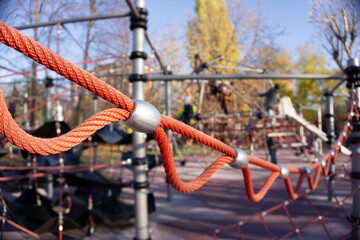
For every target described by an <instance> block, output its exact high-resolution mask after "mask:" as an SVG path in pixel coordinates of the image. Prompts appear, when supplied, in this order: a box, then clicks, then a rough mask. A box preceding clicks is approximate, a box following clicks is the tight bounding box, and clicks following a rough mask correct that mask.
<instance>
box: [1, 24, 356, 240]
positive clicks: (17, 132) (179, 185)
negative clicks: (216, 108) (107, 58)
mask: <svg viewBox="0 0 360 240" xmlns="http://www.w3.org/2000/svg"><path fill="white" fill-rule="evenodd" d="M0 41H1V42H2V43H4V44H5V45H7V46H10V47H12V48H13V49H15V50H17V51H19V52H20V53H23V54H24V55H26V56H28V57H29V58H31V59H33V60H35V61H36V62H38V63H40V64H42V65H44V66H45V67H47V68H48V69H50V70H53V71H55V72H56V73H58V74H59V75H61V76H63V77H65V78H67V79H69V80H71V81H73V82H74V83H75V84H77V85H80V86H82V87H84V88H85V89H87V90H89V91H91V92H92V93H94V94H95V95H97V96H99V97H101V98H103V99H104V100H106V101H108V102H110V103H112V104H114V105H115V106H116V107H117V108H112V109H108V110H105V111H102V112H100V113H98V114H96V115H94V116H92V117H91V118H89V119H88V120H86V121H85V122H84V123H82V124H81V125H79V126H78V127H76V128H75V129H73V130H71V131H70V132H68V133H66V134H64V135H61V136H58V137H54V138H49V139H42V138H37V137H34V136H31V135H29V134H27V133H26V132H25V131H23V130H22V129H21V128H20V127H19V126H18V125H17V124H16V122H15V121H14V119H13V118H12V117H11V114H10V113H9V112H8V110H7V107H6V104H5V101H4V99H3V96H2V93H1V92H0V95H1V98H0V112H1V113H2V114H1V115H0V133H1V134H2V135H3V136H5V137H6V138H7V139H8V141H9V142H10V143H12V144H14V145H16V146H17V147H19V148H20V149H22V150H26V151H28V152H30V153H33V154H40V155H49V154H56V153H60V152H63V151H66V150H68V149H70V148H72V147H74V146H76V145H78V144H79V143H81V142H82V141H83V140H85V139H87V138H88V137H89V136H91V135H92V134H93V133H94V132H95V131H97V130H99V129H101V128H102V127H104V126H105V125H108V124H110V123H112V122H115V121H119V120H127V119H128V118H129V116H130V114H131V112H132V111H133V109H134V103H133V101H132V100H131V99H130V98H129V97H127V96H125V95H124V94H122V93H121V92H120V91H118V90H116V89H115V88H113V87H112V86H110V85H108V84H107V83H105V82H103V81H101V80H100V79H98V78H97V77H95V76H94V75H92V74H90V73H88V72H86V71H84V70H82V69H80V68H79V67H77V66H76V65H74V64H72V63H70V62H69V61H67V60H66V59H64V58H62V57H60V56H59V55H57V54H55V53H53V52H52V51H51V50H49V49H48V48H46V47H44V46H42V45H41V44H39V43H37V42H35V41H33V40H32V39H31V38H29V37H27V36H25V35H23V34H22V33H20V32H19V31H17V30H16V29H14V28H11V27H9V26H7V25H6V24H5V23H2V22H0ZM351 100H352V101H351V106H350V112H349V114H348V116H347V120H348V121H347V122H346V123H345V125H344V127H343V129H342V133H341V134H340V135H339V137H338V139H337V141H336V143H335V144H334V146H333V148H332V150H331V151H329V152H328V153H327V154H326V155H325V156H324V158H323V159H322V161H320V162H317V163H314V164H312V165H311V166H310V167H309V168H310V170H311V172H313V173H314V174H309V173H308V171H307V169H305V168H288V171H289V174H290V176H292V178H294V177H293V176H298V177H297V179H298V180H297V182H296V184H292V183H291V180H290V177H289V176H286V177H284V179H283V181H284V186H285V188H286V191H287V194H288V197H289V199H290V200H295V199H298V198H299V197H302V198H305V199H306V198H307V196H308V195H307V193H306V192H305V193H304V192H300V186H301V185H302V183H303V182H304V181H305V179H306V180H307V184H308V189H309V190H314V189H316V188H317V186H318V184H319V182H320V176H321V175H323V176H328V175H329V168H330V164H331V163H333V164H335V163H336V158H337V155H338V152H339V150H340V147H341V144H342V142H343V141H344V140H346V136H347V132H348V130H349V129H351V128H352V126H351V121H352V118H353V117H354V116H355V117H360V114H359V112H358V110H357V108H356V105H355V103H356V101H357V100H358V99H357V96H356V95H355V92H354V91H352V94H351ZM163 128H165V129H169V130H171V131H173V132H176V133H178V134H181V135H182V136H184V137H187V138H190V139H192V140H194V141H196V142H198V143H200V144H203V145H206V146H208V147H210V148H212V149H214V150H217V151H219V152H220V153H222V154H224V156H221V157H219V158H218V159H216V160H215V161H214V162H213V163H212V164H211V165H210V166H209V167H208V168H206V169H205V170H204V171H203V172H202V173H201V174H200V175H199V176H198V177H197V178H196V179H194V180H193V181H190V182H183V181H182V180H181V179H180V177H179V176H178V174H177V171H176V167H175V163H174V159H173V153H172V149H171V147H170V143H169V140H168V138H167V136H166V134H165V131H164V130H163ZM153 135H154V137H155V140H156V141H157V143H158V145H159V148H160V153H161V156H162V160H163V167H164V170H165V173H166V176H167V179H168V181H169V183H170V184H171V185H172V186H173V187H174V188H175V189H176V190H177V191H179V192H182V193H190V192H193V191H196V190H197V189H199V188H200V187H202V186H203V185H204V184H205V183H206V182H207V181H208V180H209V179H210V178H211V176H212V175H213V174H214V173H216V172H217V171H218V170H219V169H220V168H222V167H223V166H224V165H226V164H229V163H231V162H233V161H234V159H235V158H236V156H237V153H236V151H235V150H234V149H233V148H231V147H230V146H228V145H226V144H225V143H223V142H221V141H219V140H216V139H214V138H212V137H210V136H208V135H206V134H205V133H203V132H201V131H199V130H196V129H195V128H192V127H190V126H189V125H186V124H184V123H182V122H179V121H177V120H175V119H173V118H170V117H167V116H164V115H161V123H160V126H159V128H158V129H156V130H155V131H154V132H153ZM249 164H250V165H254V166H258V167H261V168H263V169H265V170H267V171H268V172H269V175H268V178H267V179H266V181H265V182H264V184H263V185H262V187H261V188H260V189H259V190H258V192H255V191H254V186H253V180H252V175H251V171H250V168H249V166H246V167H244V168H243V169H242V174H243V177H244V185H245V190H246V195H247V197H248V198H249V199H250V200H251V201H253V202H258V201H260V200H261V199H263V198H264V196H265V195H266V193H267V192H268V190H269V189H270V188H271V186H272V185H273V183H274V182H275V181H276V179H278V178H279V177H280V176H281V169H282V168H281V167H280V166H278V165H275V164H272V163H269V162H267V161H265V160H261V159H258V158H256V157H252V156H249ZM94 167H95V166H94ZM61 170H63V168H61ZM69 171H70V170H69ZM41 174H42V173H36V174H32V175H27V176H24V177H40V176H43V175H41ZM44 175H45V174H44ZM0 180H1V181H7V180H13V179H9V178H0ZM293 186H296V187H293ZM339 207H341V206H339ZM280 208H283V209H284V211H285V212H286V205H285V204H280V205H278V206H277V207H275V209H274V210H277V209H280ZM274 210H272V211H274ZM272 211H269V213H270V212H272ZM256 216H257V215H256ZM258 217H260V218H261V219H262V220H261V221H262V222H264V227H265V229H267V227H266V224H265V220H264V216H263V215H261V216H258ZM289 219H290V220H289V221H290V222H291V218H289ZM319 221H320V222H321V219H320V220H319ZM242 223H243V224H244V223H246V221H243V222H242ZM236 228H237V229H239V233H240V227H236ZM297 229H300V230H301V228H297ZM219 231H221V229H219ZM294 231H295V233H296V234H297V235H299V233H297V232H296V229H294V230H293V232H294ZM214 234H215V235H214V236H215V237H216V234H217V233H214ZM268 235H269V237H270V236H271V235H270V233H269V234H268Z"/></svg>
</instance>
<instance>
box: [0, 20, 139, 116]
mask: <svg viewBox="0 0 360 240" xmlns="http://www.w3.org/2000/svg"><path fill="white" fill-rule="evenodd" d="M0 41H1V42H2V43H4V44H6V45H8V46H10V47H12V48H14V49H15V50H17V51H19V52H21V53H23V54H25V55H26V56H28V57H29V58H31V59H33V60H35V61H36V62H38V63H40V64H42V65H44V66H46V67H47V68H49V69H51V70H53V71H55V72H57V73H58V74H60V75H61V76H63V77H66V78H67V79H69V80H71V81H73V82H75V83H76V84H78V85H80V86H83V87H84V88H86V89H88V90H90V91H91V92H93V93H94V94H96V95H97V96H100V97H101V98H103V99H105V100H107V101H109V102H111V103H113V104H115V105H116V106H118V107H119V108H122V109H125V110H127V111H129V112H131V111H132V110H133V108H134V103H133V102H132V101H131V99H130V98H128V97H127V96H125V95H124V94H122V93H121V92H120V91H118V90H116V89H115V88H113V87H112V86H110V85H108V84H106V83H104V82H102V81H101V80H100V79H98V78H97V77H95V76H94V75H92V74H90V73H88V72H86V71H85V70H83V69H81V68H79V67H78V66H76V65H74V64H72V63H70V62H69V61H67V60H66V59H64V58H62V57H60V56H59V55H57V54H55V53H53V52H52V51H51V50H50V49H48V48H46V47H44V46H42V45H41V44H40V43H38V42H35V41H34V40H32V39H31V38H29V37H27V36H25V35H23V34H22V33H20V32H19V31H18V30H16V29H14V28H12V27H9V26H8V25H6V24H5V23H3V22H0Z"/></svg>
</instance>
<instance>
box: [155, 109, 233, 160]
mask: <svg viewBox="0 0 360 240" xmlns="http://www.w3.org/2000/svg"><path fill="white" fill-rule="evenodd" d="M160 127H164V128H166V129H169V130H171V131H173V132H177V133H180V134H181V135H183V136H186V137H188V138H191V139H193V140H195V141H197V142H199V143H201V144H204V145H206V146H209V147H211V148H212V149H215V150H218V151H220V152H222V153H224V154H225V155H227V156H229V157H232V158H234V157H236V152H235V150H234V149H233V148H231V147H229V146H228V145H226V144H225V143H223V142H221V141H219V140H217V139H215V138H212V137H210V136H209V135H206V134H205V133H203V132H200V131H199V130H197V129H195V128H193V127H190V126H189V125H187V124H185V123H182V122H179V121H177V120H175V119H173V118H171V117H168V116H165V115H161V124H160Z"/></svg>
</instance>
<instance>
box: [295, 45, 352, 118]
mask: <svg viewBox="0 0 360 240" xmlns="http://www.w3.org/2000/svg"><path fill="white" fill-rule="evenodd" d="M297 52H298V54H299V59H298V61H297V62H296V63H295V64H294V67H295V69H296V70H297V72H299V73H307V74H335V73H336V72H334V71H333V70H330V69H328V67H327V65H328V62H327V61H326V59H325V57H324V55H323V54H322V53H320V52H316V51H315V50H314V49H313V48H312V47H311V45H310V44H306V45H300V46H299V47H298V49H297ZM337 83H338V81H336V80H322V81H318V80H312V79H306V80H297V81H296V84H295V96H294V102H295V103H296V104H297V105H303V106H319V105H320V106H324V104H325V98H324V93H325V90H326V88H332V87H334V86H335V85H336V84H337ZM338 91H343V92H345V91H346V89H344V87H343V88H340V89H339V90H338ZM343 104H344V103H343V101H341V99H337V101H336V106H343ZM344 109H346V107H345V108H344ZM305 117H306V118H307V119H315V118H316V117H317V116H316V113H315V112H306V113H305Z"/></svg>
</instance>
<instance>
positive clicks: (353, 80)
mask: <svg viewBox="0 0 360 240" xmlns="http://www.w3.org/2000/svg"><path fill="white" fill-rule="evenodd" d="M346 73H347V75H348V83H347V87H348V88H349V89H350V94H352V91H355V93H356V94H357V96H360V87H358V86H359V80H360V66H359V60H358V59H350V60H349V61H348V67H347V69H346ZM350 96H351V95H350ZM350 101H351V99H350ZM356 107H357V108H358V109H360V103H359V101H357V103H356ZM352 124H353V130H352V132H351V135H350V139H349V140H350V150H351V151H352V154H353V158H352V161H351V173H350V176H351V178H352V179H353V180H354V181H355V182H356V184H357V185H358V186H359V185H360V155H359V153H360V149H358V144H359V143H360V121H359V119H358V118H356V117H354V118H353V120H352ZM355 188H356V187H355V186H354V185H353V184H352V189H355ZM352 207H353V209H352V215H351V216H352V218H353V220H354V222H355V224H354V226H353V229H357V230H356V231H355V232H353V234H352V235H351V239H352V240H359V239H360V231H359V229H358V227H359V223H360V191H359V190H358V191H357V192H355V194H354V195H353V205H352Z"/></svg>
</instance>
